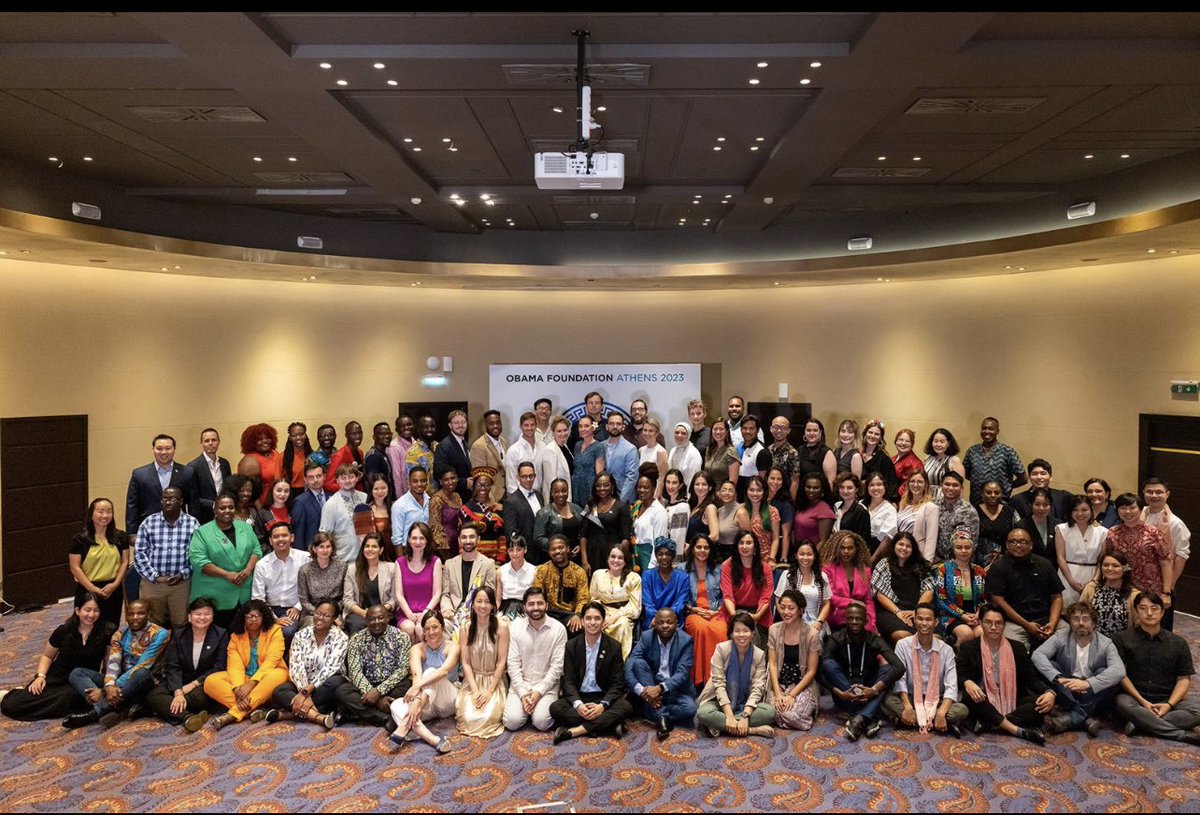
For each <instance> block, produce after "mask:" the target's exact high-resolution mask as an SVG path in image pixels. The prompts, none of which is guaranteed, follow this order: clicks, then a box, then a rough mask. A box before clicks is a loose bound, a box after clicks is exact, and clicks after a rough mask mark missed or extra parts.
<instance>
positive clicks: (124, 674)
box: [63, 600, 170, 729]
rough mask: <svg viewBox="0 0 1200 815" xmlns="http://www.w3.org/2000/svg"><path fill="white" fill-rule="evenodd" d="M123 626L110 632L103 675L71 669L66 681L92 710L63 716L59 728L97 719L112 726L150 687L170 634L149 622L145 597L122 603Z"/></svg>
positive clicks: (91, 671) (148, 611) (74, 726)
mask: <svg viewBox="0 0 1200 815" xmlns="http://www.w3.org/2000/svg"><path fill="white" fill-rule="evenodd" d="M125 622H126V625H125V628H123V629H121V630H120V631H118V632H117V633H115V634H113V636H112V639H111V640H110V641H109V645H108V657H107V658H106V659H105V661H104V674H103V676H102V675H101V674H100V672H99V671H94V670H91V669H89V668H75V669H74V670H72V671H71V674H70V676H69V677H68V678H67V681H68V682H70V683H71V687H73V688H74V689H75V692H76V693H78V694H79V695H80V696H82V697H83V698H84V699H85V700H87V703H88V704H89V705H91V706H92V709H91V710H89V711H88V712H87V713H74V714H72V715H70V716H68V717H67V718H65V719H63V727H68V728H72V729H74V728H76V727H83V726H84V725H88V724H92V723H93V722H100V724H102V725H103V726H104V727H112V726H113V725H115V724H117V723H118V722H120V721H121V720H122V719H125V718H131V717H132V715H133V714H135V713H137V712H138V711H135V710H134V709H133V707H134V705H137V706H138V708H141V707H142V706H141V704H140V703H141V701H142V699H144V698H145V696H146V694H147V693H149V692H150V688H152V687H153V686H154V674H153V670H154V663H156V662H157V661H158V657H159V655H160V654H162V651H163V647H164V646H165V645H166V644H167V638H168V637H169V636H170V634H169V633H168V632H167V630H166V629H165V628H161V627H159V626H157V625H155V624H154V623H152V622H150V607H149V605H147V603H146V601H145V600H133V601H132V602H130V603H128V604H127V605H126V606H125Z"/></svg>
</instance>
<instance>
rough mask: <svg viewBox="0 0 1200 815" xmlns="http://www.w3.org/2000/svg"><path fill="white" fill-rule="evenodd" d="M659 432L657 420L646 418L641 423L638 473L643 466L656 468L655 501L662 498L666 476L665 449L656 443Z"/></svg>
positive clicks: (660, 430)
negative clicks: (652, 465)
mask: <svg viewBox="0 0 1200 815" xmlns="http://www.w3.org/2000/svg"><path fill="white" fill-rule="evenodd" d="M661 432H662V427H661V426H660V425H659V423H658V419H655V418H654V417H653V416H647V417H646V421H644V422H642V442H643V446H642V447H639V448H638V472H641V467H642V465H643V464H649V463H652V464H654V466H655V467H657V468H658V480H657V481H655V482H654V498H655V500H657V499H659V498H662V492H663V479H664V478H666V476H667V448H665V447H663V446H662V445H661V444H659V443H658V434H659V433H661Z"/></svg>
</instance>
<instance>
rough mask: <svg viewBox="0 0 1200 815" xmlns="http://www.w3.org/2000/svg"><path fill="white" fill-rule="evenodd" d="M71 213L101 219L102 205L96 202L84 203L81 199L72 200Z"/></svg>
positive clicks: (91, 218) (95, 219)
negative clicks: (97, 204) (99, 205)
mask: <svg viewBox="0 0 1200 815" xmlns="http://www.w3.org/2000/svg"><path fill="white" fill-rule="evenodd" d="M71 214H72V215H74V216H75V217H76V218H87V219H88V220H91V221H98V220H100V207H98V206H96V205H95V204H83V203H80V202H79V201H72V202H71Z"/></svg>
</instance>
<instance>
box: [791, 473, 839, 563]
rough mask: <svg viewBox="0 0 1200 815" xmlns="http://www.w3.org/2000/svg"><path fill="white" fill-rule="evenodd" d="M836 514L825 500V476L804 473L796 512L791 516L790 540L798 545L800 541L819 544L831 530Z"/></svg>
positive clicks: (823, 541) (826, 537)
mask: <svg viewBox="0 0 1200 815" xmlns="http://www.w3.org/2000/svg"><path fill="white" fill-rule="evenodd" d="M836 517H837V516H836V515H835V513H834V511H833V507H831V506H830V505H829V502H828V501H826V500H825V476H823V475H821V474H820V473H806V474H805V475H804V478H803V480H802V482H801V485H800V493H799V497H797V498H796V514H795V516H794V517H793V518H792V540H794V541H796V546H797V547H799V545H800V542H801V541H809V542H810V543H812V544H814V545H815V546H821V545H823V544H824V543H825V541H826V540H828V539H829V535H830V533H831V532H833V522H834V520H835V518H836Z"/></svg>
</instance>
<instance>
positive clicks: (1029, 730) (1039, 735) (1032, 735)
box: [1017, 727, 1046, 745]
mask: <svg viewBox="0 0 1200 815" xmlns="http://www.w3.org/2000/svg"><path fill="white" fill-rule="evenodd" d="M1017 735H1018V736H1020V737H1021V738H1023V739H1025V741H1031V742H1033V743H1034V744H1039V745H1044V744H1045V743H1046V734H1045V733H1043V732H1042V731H1040V730H1038V729H1037V728H1036V727H1019V728H1017Z"/></svg>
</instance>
